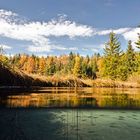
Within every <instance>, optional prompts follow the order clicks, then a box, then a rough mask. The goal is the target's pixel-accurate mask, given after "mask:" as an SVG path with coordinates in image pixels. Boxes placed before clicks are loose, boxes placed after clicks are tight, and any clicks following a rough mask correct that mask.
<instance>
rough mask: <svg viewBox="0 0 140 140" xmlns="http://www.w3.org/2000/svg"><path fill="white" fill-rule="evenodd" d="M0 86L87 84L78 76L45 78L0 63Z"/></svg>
mask: <svg viewBox="0 0 140 140" xmlns="http://www.w3.org/2000/svg"><path fill="white" fill-rule="evenodd" d="M0 86H4V87H5V86H19V87H31V86H42V87H55V86H58V87H65V86H67V87H75V86H77V87H83V86H87V85H86V84H84V83H83V82H82V81H81V80H80V79H78V78H62V79H61V78H59V79H57V78H55V77H51V78H47V77H45V76H39V75H29V74H26V73H24V72H22V71H20V70H17V69H14V70H13V69H12V68H10V67H7V66H3V65H2V64H0Z"/></svg>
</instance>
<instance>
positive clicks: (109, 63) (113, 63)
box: [104, 32, 121, 79]
mask: <svg viewBox="0 0 140 140" xmlns="http://www.w3.org/2000/svg"><path fill="white" fill-rule="evenodd" d="M120 54H121V50H120V42H119V41H118V38H117V37H116V35H115V34H114V33H113V32H111V33H110V35H109V41H108V42H107V43H106V45H105V49H104V55H105V58H104V76H108V77H110V78H111V79H116V78H118V75H119V72H118V70H119V59H120Z"/></svg>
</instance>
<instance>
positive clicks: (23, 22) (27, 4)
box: [0, 0, 140, 56]
mask: <svg viewBox="0 0 140 140" xmlns="http://www.w3.org/2000/svg"><path fill="white" fill-rule="evenodd" d="M139 6H140V1H139V0H11V1H9V0H0V9H1V10H0V44H1V45H2V46H3V48H4V49H5V51H6V52H7V54H15V53H28V54H36V55H39V56H41V55H44V56H46V55H60V54H68V53H69V52H70V51H73V52H76V53H77V52H78V53H80V54H81V55H87V54H89V55H92V54H94V53H97V52H99V53H102V52H103V47H104V43H105V42H107V40H108V35H109V33H110V32H111V31H114V32H115V33H116V34H117V36H118V37H119V38H120V39H119V40H120V42H121V46H122V49H125V48H126V46H127V42H128V40H130V39H131V40H132V42H133V46H134V47H135V44H134V42H135V41H136V39H137V33H139V32H140V29H139V28H138V27H137V26H138V25H139V24H140V16H139V13H140V8H139Z"/></svg>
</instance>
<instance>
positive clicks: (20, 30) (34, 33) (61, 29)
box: [0, 10, 93, 52]
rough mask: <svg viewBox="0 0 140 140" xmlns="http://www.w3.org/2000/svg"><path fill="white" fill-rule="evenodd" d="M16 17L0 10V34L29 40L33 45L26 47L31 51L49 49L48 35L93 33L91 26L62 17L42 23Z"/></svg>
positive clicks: (82, 35)
mask: <svg viewBox="0 0 140 140" xmlns="http://www.w3.org/2000/svg"><path fill="white" fill-rule="evenodd" d="M17 17H19V16H18V15H17V14H16V13H13V12H11V11H5V10H0V36H4V37H8V38H12V39H17V40H25V41H31V42H32V44H33V45H31V46H29V48H28V51H31V52H37V51H39V52H41V51H42V52H43V51H50V50H51V47H52V46H53V45H51V42H50V40H49V39H48V37H50V36H56V37H60V36H68V37H70V38H74V37H78V36H79V37H86V36H92V33H93V30H92V28H91V27H88V26H87V25H81V24H77V23H76V22H72V21H69V20H66V19H65V18H64V17H60V18H59V19H58V20H51V21H50V22H42V23H41V22H25V21H24V20H23V21H22V19H17ZM17 21H20V22H17ZM62 49H63V48H62Z"/></svg>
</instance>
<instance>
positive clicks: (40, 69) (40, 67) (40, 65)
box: [38, 57, 46, 75]
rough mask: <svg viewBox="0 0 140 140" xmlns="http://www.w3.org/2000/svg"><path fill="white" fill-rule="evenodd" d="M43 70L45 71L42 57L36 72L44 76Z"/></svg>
mask: <svg viewBox="0 0 140 140" xmlns="http://www.w3.org/2000/svg"><path fill="white" fill-rule="evenodd" d="M45 70H46V60H45V58H44V57H41V58H40V59H39V68H38V71H39V73H40V74H42V75H43V74H45Z"/></svg>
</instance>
